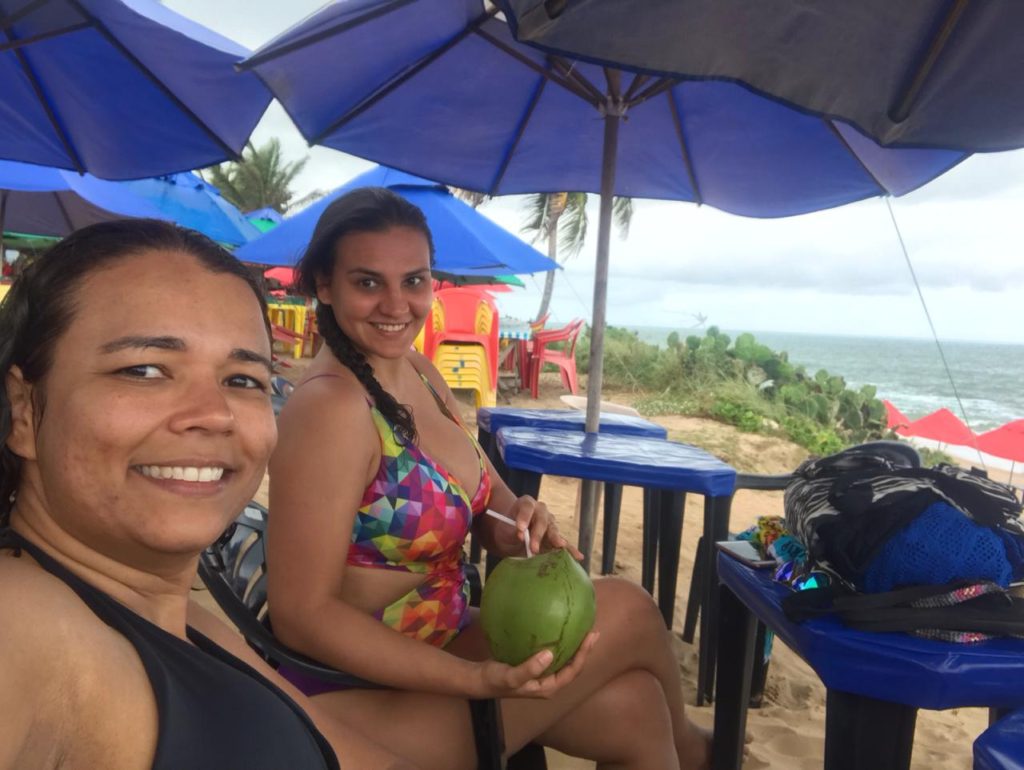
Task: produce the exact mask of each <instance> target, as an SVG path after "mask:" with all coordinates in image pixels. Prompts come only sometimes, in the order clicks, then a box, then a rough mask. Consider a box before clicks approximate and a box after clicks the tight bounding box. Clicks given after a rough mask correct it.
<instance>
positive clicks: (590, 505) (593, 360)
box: [578, 97, 622, 572]
mask: <svg viewBox="0 0 1024 770" xmlns="http://www.w3.org/2000/svg"><path fill="white" fill-rule="evenodd" d="M621 116H622V111H621V107H619V105H618V100H617V99H614V98H613V97H610V98H609V99H608V103H607V106H606V112H605V116H604V152H603V160H602V166H601V214H600V217H599V219H598V223H599V224H598V231H597V262H596V264H595V266H594V311H593V317H592V320H591V324H590V367H589V371H588V373H587V420H586V430H587V433H597V430H598V425H599V423H600V420H601V384H602V382H603V379H604V326H605V306H606V305H607V302H608V250H609V248H608V247H609V241H610V238H611V231H612V200H613V197H614V194H615V158H616V154H617V152H618V144H619V121H620V120H621ZM598 496H599V488H598V482H596V481H586V480H584V481H583V482H581V486H580V531H579V542H578V547H579V549H580V551H582V552H583V562H582V563H583V568H584V569H585V570H587V571H588V572H589V571H590V553H591V551H592V550H593V548H594V530H595V524H596V522H597V500H598Z"/></svg>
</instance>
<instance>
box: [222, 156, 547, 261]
mask: <svg viewBox="0 0 1024 770" xmlns="http://www.w3.org/2000/svg"><path fill="white" fill-rule="evenodd" d="M359 187H388V188H390V189H392V190H394V191H395V192H396V193H398V194H399V195H401V196H402V197H403V198H405V199H407V200H408V201H410V202H412V203H415V204H416V205H417V206H419V207H420V208H421V209H422V210H423V213H424V214H425V215H426V217H427V224H428V225H429V226H430V232H431V234H432V235H433V238H434V247H435V249H436V252H437V254H436V261H435V269H436V270H438V271H441V272H444V273H449V274H452V275H465V276H472V275H488V276H490V275H507V274H522V273H540V272H545V271H547V270H554V269H556V268H557V267H558V264H557V263H556V262H554V261H552V260H550V259H548V258H547V257H545V256H544V255H543V254H541V253H540V252H539V251H537V250H536V249H535V248H533V247H532V246H530V245H529V244H528V243H525V242H524V241H522V240H520V239H519V238H517V237H516V236H514V235H512V233H510V232H508V231H507V230H505V229H503V228H501V227H499V226H498V225H496V224H495V223H494V222H492V221H491V220H490V219H488V218H487V217H485V216H484V215H483V214H480V213H479V212H477V211H475V210H474V209H473V207H472V206H468V205H467V204H465V203H463V202H462V201H460V200H459V199H458V198H456V197H455V196H454V195H452V194H451V193H450V192H448V189H447V188H446V187H445V186H444V185H441V184H438V183H437V182H431V181H428V180H426V179H420V178H419V177H415V176H411V175H409V174H404V173H402V172H400V171H393V170H392V169H388V168H384V167H382V166H378V167H377V168H374V169H370V170H369V171H367V172H365V173H363V174H360V175H359V176H357V177H355V178H354V179H352V180H351V181H350V182H348V183H347V184H345V185H343V186H341V187H339V188H338V189H337V190H335V191H334V192H332V193H330V194H329V195H327V196H325V197H323V198H321V199H320V200H318V201H317V202H316V203H314V204H312V205H311V206H309V207H307V208H305V209H303V210H302V211H301V212H300V213H298V214H296V215H295V216H292V217H288V218H286V219H284V220H283V221H282V222H281V224H279V225H278V226H277V227H275V228H274V229H273V230H270V231H269V232H267V233H265V234H264V235H262V236H261V237H260V238H259V239H258V240H255V241H253V242H252V243H249V244H246V245H245V246H243V247H242V248H240V249H238V251H236V252H235V256H237V257H238V258H239V259H240V260H242V261H243V262H252V263H254V264H259V265H294V264H295V263H296V262H298V260H299V257H301V256H302V253H303V252H304V251H305V250H306V246H307V245H308V244H309V241H310V239H311V238H312V237H313V230H314V228H315V227H316V223H317V220H318V219H319V218H320V214H322V213H323V211H324V209H326V208H327V207H328V206H329V205H330V204H331V203H332V202H333V201H334V200H336V199H337V198H340V197H341V196H342V195H344V194H345V193H347V192H350V191H351V190H355V189H357V188H359Z"/></svg>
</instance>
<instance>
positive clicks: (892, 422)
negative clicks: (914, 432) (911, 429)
mask: <svg viewBox="0 0 1024 770" xmlns="http://www.w3.org/2000/svg"><path fill="white" fill-rule="evenodd" d="M882 404H883V405H884V406H885V427H887V428H888V429H889V430H891V431H895V432H896V433H898V434H900V435H901V436H906V435H907V426H908V425H910V418H909V417H907V416H906V415H905V414H903V412H901V411H900V410H899V409H897V408H896V407H895V406H894V405H893V403H892V401H889V400H888V399H882Z"/></svg>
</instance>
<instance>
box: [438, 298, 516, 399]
mask: <svg viewBox="0 0 1024 770" xmlns="http://www.w3.org/2000/svg"><path fill="white" fill-rule="evenodd" d="M434 303H435V306H434V308H433V312H432V313H431V319H430V321H428V323H429V324H430V333H429V334H427V335H426V337H425V338H424V351H423V352H424V354H426V356H427V357H428V358H429V359H430V360H432V361H433V360H434V358H435V356H436V353H437V350H438V348H439V347H440V346H441V345H444V344H445V343H456V344H465V343H475V344H477V345H482V346H483V348H484V353H485V354H486V356H487V371H488V373H489V376H490V387H492V388H493V387H495V386H496V383H497V382H498V307H497V305H495V304H494V299H493V298H492V297H491V296H490V295H488V294H487V293H486V292H480V291H474V290H473V289H469V288H464V287H459V288H454V289H441V290H440V291H439V292H437V293H436V294H435V295H434ZM428 350H429V352H428Z"/></svg>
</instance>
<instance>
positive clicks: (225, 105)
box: [0, 0, 271, 179]
mask: <svg viewBox="0 0 1024 770" xmlns="http://www.w3.org/2000/svg"><path fill="white" fill-rule="evenodd" d="M0 30H2V31H3V36H0V94H3V98H2V99H0V158H4V159H8V160H15V161H24V162H28V163H36V164H39V165H44V166H55V167H59V168H65V169H74V170H77V171H80V172H81V171H88V172H90V173H92V174H95V175H96V176H100V177H104V178H109V179H136V178H142V177H150V176H156V175H158V174H166V173H170V172H175V171H182V170H185V169H191V168H200V167H203V166H207V165H210V164H213V163H218V162H220V161H223V160H226V159H228V158H235V157H238V155H239V153H240V151H241V149H242V147H243V146H244V144H245V142H246V140H247V139H248V137H249V135H250V134H251V133H252V130H253V128H254V127H255V126H256V123H257V122H258V121H259V119H260V117H261V116H262V115H263V112H264V111H265V110H266V107H267V105H268V104H269V103H270V98H271V96H270V94H269V93H268V92H267V90H266V89H265V88H264V87H263V85H262V84H261V83H260V82H259V80H258V79H257V78H256V77H254V76H252V74H250V73H239V72H237V71H236V70H235V66H234V65H235V63H236V62H237V61H238V60H240V59H242V58H244V57H245V56H246V55H247V54H248V51H247V50H246V49H245V48H243V47H241V46H239V45H237V44H235V43H233V42H232V41H230V40H228V39H226V38H224V37H221V36H220V35H217V34H215V33H213V32H211V31H210V30H208V29H206V28H205V27H202V26H200V25H198V24H196V23H194V22H191V21H189V20H187V19H185V18H183V17H181V16H179V15H177V14H176V13H174V12H173V11H170V10H168V9H167V8H165V7H164V6H162V5H161V4H160V3H159V2H156V0H35V1H34V2H30V1H29V0H0Z"/></svg>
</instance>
